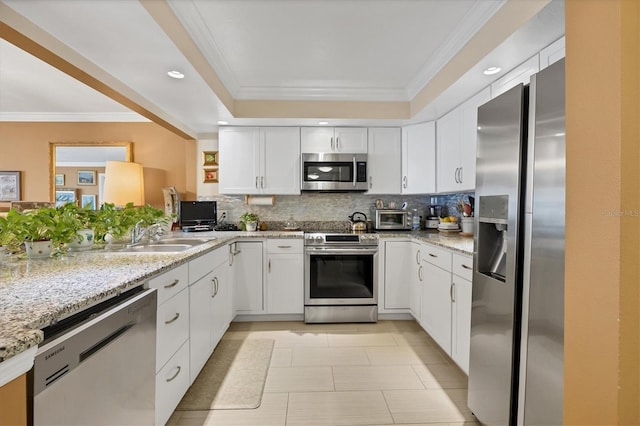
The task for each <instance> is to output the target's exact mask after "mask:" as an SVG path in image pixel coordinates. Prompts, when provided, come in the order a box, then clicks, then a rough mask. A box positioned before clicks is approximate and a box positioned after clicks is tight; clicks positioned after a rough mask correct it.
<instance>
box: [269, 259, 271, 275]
mask: <svg viewBox="0 0 640 426" xmlns="http://www.w3.org/2000/svg"><path fill="white" fill-rule="evenodd" d="M269 272H271V259H269Z"/></svg>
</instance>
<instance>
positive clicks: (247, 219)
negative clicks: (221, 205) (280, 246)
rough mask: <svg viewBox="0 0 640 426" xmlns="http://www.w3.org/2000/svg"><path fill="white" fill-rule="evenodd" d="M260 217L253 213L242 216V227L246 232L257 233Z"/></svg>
mask: <svg viewBox="0 0 640 426" xmlns="http://www.w3.org/2000/svg"><path fill="white" fill-rule="evenodd" d="M259 220H260V219H259V218H258V215H257V214H255V213H251V212H246V213H243V214H242V216H240V227H241V228H242V229H244V230H245V231H255V230H256V229H257V227H258V221H259Z"/></svg>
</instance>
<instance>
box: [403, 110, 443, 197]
mask: <svg viewBox="0 0 640 426" xmlns="http://www.w3.org/2000/svg"><path fill="white" fill-rule="evenodd" d="M435 191H436V131H435V123H434V122H429V123H421V124H415V125H412V126H407V127H405V128H404V129H403V138H402V193H403V194H429V193H434V192H435Z"/></svg>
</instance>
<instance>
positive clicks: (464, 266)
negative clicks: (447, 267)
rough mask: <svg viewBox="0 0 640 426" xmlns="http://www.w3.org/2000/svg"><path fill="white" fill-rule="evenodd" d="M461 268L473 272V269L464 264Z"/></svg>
mask: <svg viewBox="0 0 640 426" xmlns="http://www.w3.org/2000/svg"><path fill="white" fill-rule="evenodd" d="M460 266H462V268H463V269H468V270H469V271H471V270H473V268H472V267H470V266H467V265H465V264H464V263H462V264H460Z"/></svg>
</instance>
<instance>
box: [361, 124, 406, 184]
mask: <svg viewBox="0 0 640 426" xmlns="http://www.w3.org/2000/svg"><path fill="white" fill-rule="evenodd" d="M368 146H369V155H368V157H367V163H368V164H367V168H368V169H369V170H368V171H369V192H368V194H399V193H400V180H401V178H402V158H401V153H402V150H401V148H402V142H401V129H400V128H371V129H369V142H368Z"/></svg>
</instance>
